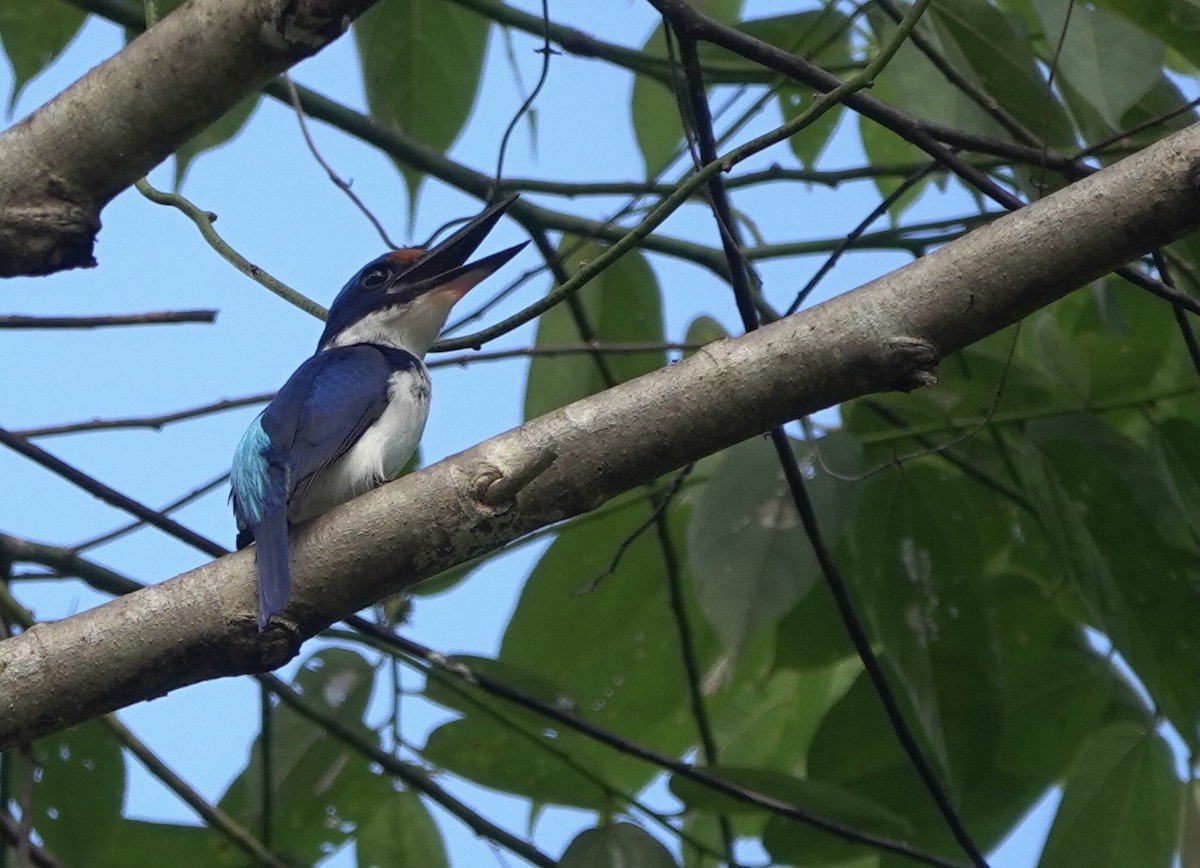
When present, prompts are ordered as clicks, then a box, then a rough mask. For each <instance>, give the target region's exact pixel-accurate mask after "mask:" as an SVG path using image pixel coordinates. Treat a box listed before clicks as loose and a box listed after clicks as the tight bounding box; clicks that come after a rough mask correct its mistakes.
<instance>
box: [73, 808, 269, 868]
mask: <svg viewBox="0 0 1200 868" xmlns="http://www.w3.org/2000/svg"><path fill="white" fill-rule="evenodd" d="M167 853H169V854H170V862H171V868H242V866H244V865H246V859H247V857H246V854H245V853H244V852H243V851H242V850H240V849H238V848H237V847H235V846H234V845H233V844H232V843H231V842H230V840H229V839H228V838H226V837H225V836H224V835H223V834H221V833H220V832H218V831H217V830H216V829H214V828H212V827H210V826H184V825H180V824H177V823H152V822H149V821H146V820H122V821H121V822H120V823H118V824H117V825H116V827H115V828H114V830H113V834H112V835H110V836H109V837H108V840H107V844H106V846H105V848H104V852H103V853H102V854H100V853H98V854H97V861H94V862H86V863H84V862H79V863H71V864H73V865H74V864H78V865H84V864H89V865H93V864H94V865H96V866H98V868H161V866H162V864H163V857H164V854H167Z"/></svg>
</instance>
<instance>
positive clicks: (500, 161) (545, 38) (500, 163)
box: [488, 0, 558, 199]
mask: <svg viewBox="0 0 1200 868" xmlns="http://www.w3.org/2000/svg"><path fill="white" fill-rule="evenodd" d="M542 24H543V30H542V47H541V48H539V49H538V53H539V54H540V55H541V56H542V71H541V72H540V73H539V74H538V80H537V84H535V85H534V86H533V90H532V91H531V92H530V94H529V96H527V97H525V99H524V100H523V101H522V103H521V105H520V107H519V108H518V109H517V110H516V112H515V113H514V114H513V116H512V120H510V121H509V122H508V126H507V127H505V129H504V135H503V136H501V137H500V150H499V153H498V154H497V155H496V175H495V181H494V186H493V189H492V195H493V196H494V195H495V194H496V193H498V192H499V190H500V184H501V181H502V180H503V178H504V155H505V154H506V153H508V140H509V139H510V138H512V134H513V130H515V129H516V128H517V124H518V123H520V122H521V118H522V117H523V116H524V115H525V114H526V113H527V112H528V111H529V110H530V109H532V108H533V104H534V103H535V102H536V101H537V98H538V94H540V93H541V92H542V88H543V87H545V86H546V81H547V80H548V79H549V78H550V57H551V56H552V55H555V54H558V52H557V51H555V50H554V49H553V48H551V47H550V3H549V0H542ZM488 198H489V199H491V198H492V196H489V197H488Z"/></svg>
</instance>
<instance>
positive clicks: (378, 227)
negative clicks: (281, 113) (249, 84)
mask: <svg viewBox="0 0 1200 868" xmlns="http://www.w3.org/2000/svg"><path fill="white" fill-rule="evenodd" d="M283 81H284V83H285V84H286V85H287V89H288V94H289V96H291V98H292V108H293V109H295V111H296V120H297V121H298V122H299V124H300V135H302V136H304V144H306V145H308V151H309V153H311V154H312V155H313V159H314V160H316V161H317V164H318V165H319V166H320V167H321V168H322V169H324V170H325V174H326V175H328V176H329V180H330V181H332V182H333V186H335V187H337V188H338V189H339V190H341V191H342V192H343V193H345V194H346V196H347V198H349V200H350V201H351V202H353V203H354V207H356V208H358V210H359V211H361V212H362V214H363V216H364V217H366V218H367V220H369V221H370V223H371V225H372V226H374V227H375V231H376V232H378V233H379V237H380V238H381V239H383V243H384V244H386V245H387V246H388V247H390V248H392V249H393V250H397V249H399V247H400V245H399V244H397V243H395V242H394V241H392V239H391V238H389V237H388V234H387V230H386V229H384V228H383V224H382V223H380V222H379V218H377V217H376V216H375V215H374V214H373V213H372V212H371V209H370V208H368V207H367V206H366V203H364V202H363V200H362V199H360V198H359V197H358V194H357V193H355V192H354V191H353V190H351V189H350V182H349V181H345V180H343V179H342V177H341V176H340V175H339V174H338V173H337V172H335V171H333V167H332V166H330V165H329V163H327V162H325V158H324V157H322V156H321V152H320V151H318V150H317V145H316V142H314V141H313V139H312V135H311V134H310V133H309V131H308V121H306V120H305V119H304V106H302V105H301V104H300V94H299V93H298V92H297V91H296V84H295V82H293V81H292V77H291V76H290V75H288V74H287V73H286V72H285V73H284V74H283Z"/></svg>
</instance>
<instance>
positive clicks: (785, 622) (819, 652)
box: [775, 586, 854, 671]
mask: <svg viewBox="0 0 1200 868" xmlns="http://www.w3.org/2000/svg"><path fill="white" fill-rule="evenodd" d="M853 656H854V645H853V644H851V642H850V637H849V636H848V635H847V634H846V628H845V626H844V625H843V624H842V619H841V617H840V616H839V615H838V610H837V607H836V606H834V604H833V597H832V595H831V594H830V593H829V589H828V588H826V587H824V586H821V587H817V588H814V589H813V591H812V593H810V594H808V595H806V596H805V597H804V599H803V600H801V601H800V602H799V603H798V604H796V607H795V608H794V609H792V611H790V612H788V613H787V614H786V615H784V616H783V618H781V619H780V621H779V626H778V627H776V628H775V665H776V666H777V667H779V668H781V669H800V670H804V671H811V670H814V669H817V670H820V669H824V668H825V667H827V666H832V665H833V664H835V663H838V662H840V661H843V660H846V659H847V658H850V657H853Z"/></svg>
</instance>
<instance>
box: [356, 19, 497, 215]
mask: <svg viewBox="0 0 1200 868" xmlns="http://www.w3.org/2000/svg"><path fill="white" fill-rule="evenodd" d="M488 24H489V22H488V19H487V18H485V17H483V16H482V15H479V14H477V13H475V12H472V11H470V10H467V9H462V8H460V7H458V6H455V5H454V4H453V3H444V2H442V0H380V2H379V3H377V4H376V5H375V6H373V7H372V8H370V9H368V10H367V11H366V12H365V13H363V15H362V16H361V17H360V18H359V19H358V20H357V21H355V22H354V25H353V30H354V41H355V44H356V45H357V46H358V57H359V63H360V65H361V66H362V73H363V85H364V87H365V89H366V93H367V106H368V107H369V108H370V111H371V116H372V117H373V118H375V120H377V121H379V122H380V123H382V124H383V125H384V126H389V127H394V128H395V129H398V130H400V131H402V132H403V133H405V134H406V135H409V136H412V137H413V138H414V139H416V140H417V141H419V142H421V143H422V144H424V145H427V146H429V147H430V148H432V149H433V150H435V151H437V152H439V153H441V152H444V151H445V150H446V149H448V148H449V147H450V146H451V145H452V144H454V140H455V139H457V138H458V135H459V133H461V132H462V129H463V127H464V126H465V125H466V123H467V118H468V117H470V115H471V109H472V107H473V106H474V104H475V96H476V94H477V93H478V91H479V83H480V81H481V77H482V72H483V56H484V51H485V49H486V48H487V35H488ZM397 167H398V168H399V169H400V173H401V174H402V175H403V176H404V180H405V184H406V186H407V188H408V201H409V210H410V212H411V211H412V208H413V204H414V203H415V202H416V198H417V190H418V187H419V185H420V182H421V179H422V177H423V176H422V174H421V173H420V172H419V171H417V170H416V169H414V168H412V167H411V166H409V165H407V164H405V163H397Z"/></svg>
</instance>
